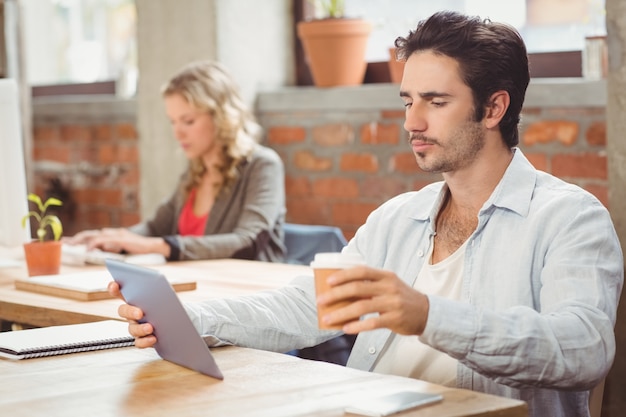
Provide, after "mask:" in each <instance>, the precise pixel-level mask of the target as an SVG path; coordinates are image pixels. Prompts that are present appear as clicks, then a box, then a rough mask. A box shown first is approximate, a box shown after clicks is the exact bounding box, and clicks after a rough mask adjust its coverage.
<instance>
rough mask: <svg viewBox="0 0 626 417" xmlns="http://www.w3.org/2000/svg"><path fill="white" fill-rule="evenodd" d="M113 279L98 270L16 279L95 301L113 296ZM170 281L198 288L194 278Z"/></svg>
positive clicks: (19, 284)
mask: <svg viewBox="0 0 626 417" xmlns="http://www.w3.org/2000/svg"><path fill="white" fill-rule="evenodd" d="M111 281H113V277H112V276H111V274H110V273H109V271H107V270H97V271H85V272H73V273H69V274H59V275H41V276H36V277H29V278H21V279H16V280H15V288H17V289H18V290H24V291H31V292H37V293H41V294H47V295H55V296H58V297H64V298H71V299H74V300H80V301H93V300H103V299H107V298H111V296H110V295H109V293H108V291H107V286H108V285H109V282H111ZM169 282H170V284H171V285H172V287H173V288H174V290H176V291H188V290H195V289H196V281H195V280H192V279H185V278H182V277H181V278H171V279H169Z"/></svg>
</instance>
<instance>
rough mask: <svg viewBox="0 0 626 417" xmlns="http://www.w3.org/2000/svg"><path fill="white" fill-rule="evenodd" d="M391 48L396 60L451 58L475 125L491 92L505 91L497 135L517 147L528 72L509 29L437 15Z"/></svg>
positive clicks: (518, 42) (463, 17)
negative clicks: (418, 55)
mask: <svg viewBox="0 0 626 417" xmlns="http://www.w3.org/2000/svg"><path fill="white" fill-rule="evenodd" d="M395 45H396V48H397V52H396V53H397V56H398V58H399V59H401V60H406V59H407V58H408V57H409V56H411V54H413V53H414V52H416V51H425V50H430V51H432V52H434V53H436V54H441V55H445V56H448V57H450V58H453V59H455V60H456V61H457V62H458V63H459V67H460V72H461V73H460V76H461V78H462V79H463V81H464V82H465V84H466V85H467V86H469V87H470V88H471V89H472V95H473V97H474V107H475V115H474V116H475V119H476V121H478V120H481V119H482V118H483V116H484V115H485V108H486V107H487V106H488V105H489V104H490V103H489V98H490V97H491V95H492V94H493V93H495V92H496V91H500V90H505V91H507V92H508V93H509V96H510V98H511V103H510V105H509V108H508V109H507V111H506V114H505V115H504V117H503V118H502V120H501V121H500V132H501V134H502V137H503V139H504V141H505V143H506V144H507V145H508V146H509V147H511V148H512V147H514V146H517V144H518V143H519V132H518V124H519V121H520V113H521V111H522V105H523V104H524V96H525V94H526V88H527V87H528V83H529V81H530V73H529V70H528V55H527V53H526V46H525V45H524V41H523V40H522V37H521V36H520V34H519V33H518V32H517V30H515V28H513V27H512V26H509V25H507V24H503V23H496V22H491V21H490V20H488V19H486V20H481V19H480V18H479V17H471V16H466V15H463V14H461V13H457V12H451V11H443V12H438V13H435V14H434V15H432V16H431V17H429V18H428V19H425V20H422V21H421V22H419V23H418V25H417V28H416V29H415V30H412V31H410V32H409V35H408V36H407V37H406V38H403V37H399V38H397V39H396V41H395Z"/></svg>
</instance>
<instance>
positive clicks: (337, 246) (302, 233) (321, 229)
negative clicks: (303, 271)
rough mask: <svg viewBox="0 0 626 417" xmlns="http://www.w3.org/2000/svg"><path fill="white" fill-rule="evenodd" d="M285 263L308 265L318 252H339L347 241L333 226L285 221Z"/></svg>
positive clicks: (339, 230)
mask: <svg viewBox="0 0 626 417" xmlns="http://www.w3.org/2000/svg"><path fill="white" fill-rule="evenodd" d="M283 230H284V231H285V246H286V247H287V259H286V260H287V263H290V264H301V265H308V264H310V263H311V261H312V260H313V258H314V257H315V254H316V253H318V252H341V249H343V247H344V246H346V244H347V243H348V242H347V241H346V238H345V237H344V235H343V232H342V231H341V229H339V228H338V227H335V226H323V225H309V224H295V223H285V224H284V226H283Z"/></svg>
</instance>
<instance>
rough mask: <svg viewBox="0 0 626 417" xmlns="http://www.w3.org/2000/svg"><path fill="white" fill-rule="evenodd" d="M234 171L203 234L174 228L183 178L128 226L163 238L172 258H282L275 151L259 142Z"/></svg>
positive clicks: (281, 196) (281, 188)
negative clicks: (150, 210)
mask: <svg viewBox="0 0 626 417" xmlns="http://www.w3.org/2000/svg"><path fill="white" fill-rule="evenodd" d="M238 170H239V177H238V178H237V180H236V181H235V182H234V183H233V184H231V186H230V187H229V188H228V189H227V190H223V191H222V193H221V194H220V195H219V196H218V197H217V199H216V200H215V204H214V205H213V208H212V209H211V212H210V213H209V218H208V220H207V224H206V228H205V234H204V236H181V235H179V233H178V217H179V215H180V212H181V211H182V208H183V206H184V204H185V193H184V190H183V178H181V180H180V182H179V184H178V186H177V188H176V190H175V191H174V193H173V194H172V195H171V196H170V198H169V199H167V200H166V201H164V202H163V203H162V204H161V205H160V206H159V207H158V208H157V210H156V212H155V214H154V216H153V217H152V218H150V219H149V220H148V221H146V222H142V223H139V224H137V225H134V226H132V227H130V228H129V229H130V230H131V231H132V232H135V233H138V234H140V235H144V236H161V237H165V238H166V240H167V241H168V242H169V243H170V245H173V246H174V247H173V250H172V255H173V256H172V257H171V259H172V260H193V259H219V258H237V259H253V260H260V261H270V262H282V261H284V258H285V253H286V249H285V245H284V243H283V238H284V236H283V233H284V232H283V223H284V222H285V212H286V209H285V172H284V167H283V163H282V160H281V159H280V157H279V156H278V154H277V153H276V152H275V151H274V150H272V149H270V148H267V147H264V146H261V145H258V146H257V148H256V149H255V151H254V152H253V154H252V155H251V156H250V157H249V158H248V160H246V161H243V162H242V163H241V164H240V166H239V167H238ZM183 177H184V176H183Z"/></svg>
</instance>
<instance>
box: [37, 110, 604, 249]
mask: <svg viewBox="0 0 626 417" xmlns="http://www.w3.org/2000/svg"><path fill="white" fill-rule="evenodd" d="M257 114H258V116H259V120H260V122H261V124H262V125H263V126H264V128H265V130H266V134H267V135H266V144H267V145H268V146H270V147H272V148H273V149H275V150H276V151H277V152H278V153H279V154H280V155H281V157H282V159H283V161H284V163H285V168H286V191H287V209H288V213H287V220H288V221H289V222H293V223H304V224H327V225H336V226H338V227H340V228H341V229H342V230H343V232H344V234H345V235H346V237H347V238H350V237H352V236H353V235H354V233H355V231H356V229H357V228H358V227H359V225H361V224H362V223H363V222H364V221H365V219H366V217H367V215H368V214H369V213H370V212H371V211H372V210H373V209H374V208H376V207H377V206H378V205H380V204H381V203H382V202H384V201H385V200H387V199H389V198H390V197H392V196H394V195H397V194H399V193H402V192H405V191H408V190H417V189H419V188H421V187H423V186H424V185H426V184H428V183H431V182H433V181H437V180H439V179H440V176H439V175H434V174H428V173H425V172H422V171H420V170H419V168H418V167H417V164H416V162H415V158H414V156H413V154H412V153H411V151H410V148H409V146H408V145H407V143H406V136H407V135H406V132H404V130H403V128H402V124H403V120H404V112H403V111H402V110H398V109H388V108H380V109H374V110H372V109H363V110H359V109H354V110H349V111H341V112H338V111H337V110H336V109H330V110H327V111H326V110H319V109H317V110H310V111H302V110H298V109H293V110H283V111H265V110H263V109H258V110H257ZM522 116H523V118H522V123H523V125H522V136H521V138H522V144H521V147H522V149H523V150H524V152H525V153H526V155H527V156H528V157H529V159H530V161H531V162H532V163H533V164H534V165H535V166H536V167H537V168H538V169H541V170H544V171H547V172H550V173H553V174H554V175H556V176H558V177H561V178H563V179H565V180H567V181H570V182H573V183H576V184H578V185H580V186H581V187H583V188H585V189H587V190H589V191H590V192H591V193H593V194H594V195H596V196H597V197H598V198H599V199H600V200H601V201H602V202H603V204H605V205H606V206H607V207H608V206H609V202H608V179H607V176H608V174H607V158H606V150H605V148H606V146H605V145H606V126H605V110H604V107H598V106H593V107H571V106H568V107H529V108H527V109H526V110H525V111H524V113H523V115H522ZM134 117H135V115H134V113H133V112H132V111H131V112H129V113H128V114H126V115H125V116H124V117H123V118H120V117H119V116H115V115H114V116H112V117H110V118H109V119H107V118H106V117H104V118H103V115H102V114H100V116H99V118H97V120H92V119H90V118H89V117H76V115H75V114H74V116H73V117H69V118H66V117H63V115H58V116H56V117H53V118H50V117H37V108H35V118H34V120H35V123H34V131H33V134H34V140H33V145H34V147H33V153H34V155H33V159H34V164H33V170H34V172H33V173H34V183H35V186H36V190H37V192H39V193H46V192H47V193H50V192H51V191H54V192H58V191H59V188H61V190H60V191H61V192H62V193H65V194H64V195H62V197H63V198H64V201H67V204H66V206H67V207H65V208H64V211H63V213H62V215H63V216H65V219H67V220H64V224H65V225H66V235H68V236H69V235H72V234H74V233H75V232H76V231H79V230H83V229H88V228H100V227H105V226H113V227H115V226H128V225H131V224H134V223H135V222H137V221H138V220H139V201H138V187H139V161H138V152H137V149H138V146H137V145H138V137H137V136H138V135H137V132H136V129H135V125H134ZM165 175H167V174H165ZM54 178H58V180H59V181H58V182H57V183H53V182H51V180H52V179H54ZM59 184H60V187H59Z"/></svg>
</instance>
